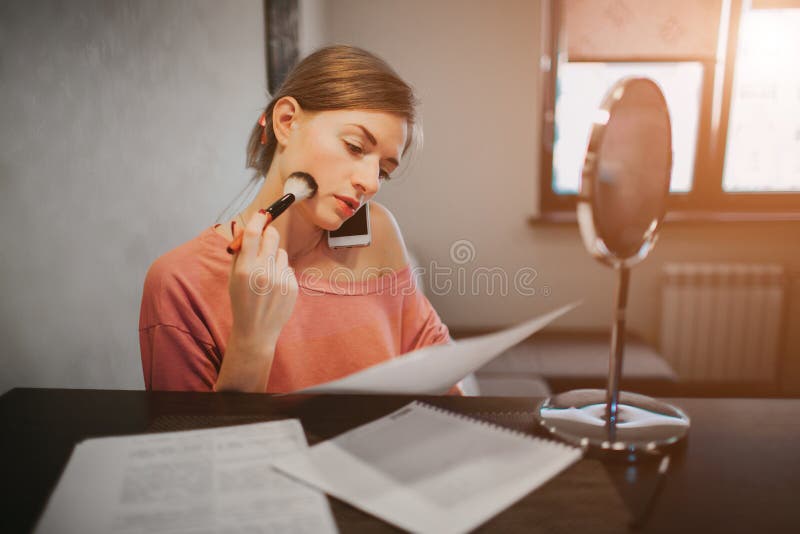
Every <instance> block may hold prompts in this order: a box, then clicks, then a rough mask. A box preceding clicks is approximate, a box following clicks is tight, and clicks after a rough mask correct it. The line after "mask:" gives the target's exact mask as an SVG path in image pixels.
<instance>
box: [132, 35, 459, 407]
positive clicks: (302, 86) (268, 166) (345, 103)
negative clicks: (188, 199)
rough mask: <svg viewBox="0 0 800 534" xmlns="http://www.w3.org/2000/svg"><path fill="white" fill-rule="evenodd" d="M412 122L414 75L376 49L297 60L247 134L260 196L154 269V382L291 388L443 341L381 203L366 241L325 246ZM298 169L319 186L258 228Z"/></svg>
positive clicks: (145, 311) (148, 360)
mask: <svg viewBox="0 0 800 534" xmlns="http://www.w3.org/2000/svg"><path fill="white" fill-rule="evenodd" d="M418 135H419V133H418V131H417V124H416V122H415V98H414V95H413V92H412V90H411V88H410V87H409V86H408V85H407V84H406V83H405V82H403V81H402V80H401V79H400V78H399V77H398V75H397V74H396V73H395V72H394V71H393V70H392V69H391V68H390V67H389V66H388V65H387V64H386V63H384V62H383V61H382V60H380V59H379V58H377V57H375V56H373V55H372V54H370V53H368V52H365V51H363V50H360V49H358V48H354V47H348V46H334V47H328V48H324V49H322V50H319V51H317V52H316V53H314V54H312V55H311V56H309V57H307V58H306V59H305V60H303V61H302V62H301V63H299V64H298V65H297V66H296V67H295V68H294V69H293V70H292V72H290V73H289V75H288V77H287V79H286V81H285V82H284V84H283V85H282V86H281V88H280V90H279V91H278V93H277V94H276V95H275V97H274V98H273V99H272V101H271V102H270V104H269V105H268V106H267V108H266V111H265V113H264V115H262V117H261V120H259V121H258V123H257V124H256V126H255V128H254V129H253V132H252V134H251V136H250V142H249V144H248V165H249V166H250V167H252V168H254V169H255V170H256V173H257V175H258V176H263V177H264V183H263V185H262V186H261V189H260V190H259V192H258V194H257V195H256V197H255V199H254V201H253V202H252V203H251V204H250V205H249V206H247V208H246V209H245V210H244V211H243V212H241V213H239V214H238V215H237V216H236V217H235V218H234V220H233V221H230V222H229V223H227V224H222V225H216V226H214V227H211V228H208V229H206V230H205V231H204V232H203V233H201V234H200V235H199V236H198V237H196V238H195V239H193V240H191V241H189V242H188V243H185V244H183V245H181V246H179V247H178V248H176V249H175V250H172V251H170V252H168V253H167V254H165V255H164V256H162V257H161V258H159V259H158V260H156V261H155V262H154V263H153V265H152V266H151V268H150V270H149V271H148V273H147V278H146V280H145V284H144V293H143V297H142V308H141V315H140V321H139V339H140V345H141V351H142V368H143V372H144V379H145V386H146V388H147V389H148V390H150V389H156V390H159V389H169V390H194V391H230V390H233V391H251V392H289V391H295V390H298V389H302V388H305V387H308V386H312V385H315V384H319V383H323V382H327V381H329V380H334V379H336V378H341V377H342V376H346V375H348V374H350V373H353V372H356V371H358V370H360V369H363V368H365V367H368V366H371V365H374V364H376V363H379V362H381V361H384V360H387V359H390V358H393V357H396V356H398V355H400V354H403V353H405V352H408V351H411V350H414V349H417V348H420V347H423V346H427V345H432V344H439V343H447V342H449V341H450V336H449V332H448V330H447V327H446V326H445V325H443V324H442V322H441V320H440V319H439V316H438V315H437V314H436V312H435V311H434V310H433V308H432V307H431V305H430V303H429V302H428V300H427V299H426V298H425V297H424V296H423V295H422V294H421V293H420V292H419V291H417V289H416V286H415V285H414V280H413V278H412V273H411V269H410V266H409V259H408V253H407V251H406V249H405V245H404V243H403V239H402V237H401V235H400V231H399V229H398V227H397V224H396V223H395V221H394V219H393V217H392V215H391V214H390V213H389V211H388V210H387V209H386V208H384V207H383V206H381V205H380V204H377V203H376V202H372V203H371V210H370V222H371V225H372V244H371V245H370V246H367V247H362V248H349V249H331V248H329V247H328V244H327V239H326V232H327V231H329V230H335V229H337V228H339V226H341V225H342V223H343V222H344V221H345V220H346V218H347V217H348V216H349V215H350V214H351V213H352V210H351V209H350V208H348V207H347V205H346V203H348V202H350V203H352V202H355V203H357V204H364V203H365V202H367V201H369V200H370V199H371V198H372V197H373V196H374V195H375V194H376V193H377V192H378V189H379V188H380V185H381V183H382V182H383V181H385V180H388V179H389V177H390V175H391V173H392V172H393V171H395V169H396V168H397V166H398V165H399V163H400V160H401V158H402V157H403V156H404V155H405V153H406V151H407V150H408V148H409V146H411V145H412V143H413V140H414V139H415V137H417V136H418ZM295 171H303V172H307V173H309V174H311V175H312V176H313V177H314V178H315V179H316V181H317V185H318V190H317V192H316V194H315V195H314V196H313V197H312V198H310V199H307V200H304V201H302V202H298V203H296V204H295V205H293V206H292V207H291V208H290V209H289V210H288V211H287V212H286V213H284V214H283V215H282V216H281V217H280V218H278V219H276V220H275V221H274V222H272V223H271V224H270V225H269V226H268V227H267V228H266V229H265V230H263V227H264V224H265V222H266V215H265V214H264V213H263V212H261V211H259V210H260V209H261V208H264V207H266V206H268V205H270V204H271V203H272V202H274V201H275V200H276V199H278V198H279V197H280V196H281V195H282V194H283V185H284V182H285V180H286V178H287V177H288V176H289V175H290V174H291V173H293V172H295ZM262 230H263V231H262ZM239 232H244V239H243V243H242V247H241V250H240V251H239V252H238V253H237V254H236V255H234V256H233V257H231V256H230V255H229V254H228V253H227V252H226V246H227V244H228V243H229V242H230V241H231V239H232V238H233V237H234V235H236V234H238V233H239ZM376 272H377V273H383V275H382V276H379V277H378V276H375V274H376ZM264 288H269V289H271V290H263V289H264Z"/></svg>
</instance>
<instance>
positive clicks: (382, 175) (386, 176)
mask: <svg viewBox="0 0 800 534" xmlns="http://www.w3.org/2000/svg"><path fill="white" fill-rule="evenodd" d="M378 177H379V178H380V179H381V180H384V181H388V180H391V179H392V177H391V176H389V173H388V172H386V171H384V170H381V172H380V174H378Z"/></svg>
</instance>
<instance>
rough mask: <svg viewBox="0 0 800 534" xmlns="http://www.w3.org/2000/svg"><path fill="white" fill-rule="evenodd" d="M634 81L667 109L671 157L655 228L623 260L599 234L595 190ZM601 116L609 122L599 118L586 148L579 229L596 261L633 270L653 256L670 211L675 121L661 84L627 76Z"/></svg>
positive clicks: (612, 91) (608, 95)
mask: <svg viewBox="0 0 800 534" xmlns="http://www.w3.org/2000/svg"><path fill="white" fill-rule="evenodd" d="M632 82H636V83H648V84H650V85H652V86H653V88H654V89H655V90H656V92H657V93H658V96H659V98H660V100H661V102H662V103H663V105H664V109H665V110H666V118H667V124H668V126H669V128H668V129H667V136H668V140H669V154H668V159H667V171H666V172H667V179H666V180H665V181H664V182H665V190H664V205H663V209H662V210H661V213H660V214H658V216H657V217H656V218H655V220H654V221H653V224H651V226H650V227H649V228H648V229H647V231H646V233H645V235H644V236H643V239H642V244H641V246H640V247H639V249H638V251H637V252H636V253H635V254H633V255H631V256H629V257H627V258H620V257H617V256H616V255H615V254H613V253H612V252H611V251H610V250H608V248H607V247H606V244H605V241H604V240H603V237H602V236H601V235H599V233H598V230H597V228H598V224H597V219H596V210H595V209H594V200H595V196H594V187H595V183H596V181H597V171H598V168H599V165H598V164H597V161H598V154H599V153H600V149H601V147H602V144H603V139H604V138H605V131H606V128H607V126H608V122H609V121H610V119H611V117H612V116H613V114H614V108H615V107H616V106H617V105H619V103H620V101H621V100H622V98H623V96H624V95H625V90H626V89H627V87H628V85H629V84H630V83H632ZM597 113H598V116H599V117H602V118H605V121H600V122H598V121H597V120H596V119H597V118H596V119H595V121H594V122H593V124H592V131H591V134H590V136H589V144H588V147H587V149H586V158H585V159H584V163H583V169H582V170H581V186H580V190H579V191H578V196H577V207H576V213H577V218H578V227H579V229H580V233H581V237H582V239H583V244H584V246H585V247H586V250H587V251H588V252H589V254H590V255H591V256H592V257H593V258H595V259H596V260H598V261H599V262H601V263H604V264H606V265H609V266H610V267H613V268H621V267H631V266H632V265H635V264H637V263H639V262H640V261H642V260H643V259H644V258H646V257H647V255H648V254H649V253H650V250H651V249H652V248H653V246H654V245H655V242H656V240H657V239H658V233H659V230H660V229H661V226H662V224H663V222H664V216H665V215H666V212H667V198H668V196H669V185H670V181H671V177H672V163H673V156H672V152H673V151H672V121H671V119H670V116H669V108H668V107H667V102H666V99H665V98H664V93H663V92H662V91H661V88H659V86H658V84H656V83H655V82H654V81H653V80H650V79H649V78H639V77H627V78H622V79H620V80H618V81H617V82H616V83H615V84H614V85H613V86H612V87H611V89H610V90H609V91H608V93H606V96H605V97H604V98H603V102H602V103H601V105H600V107H599V108H598V109H597Z"/></svg>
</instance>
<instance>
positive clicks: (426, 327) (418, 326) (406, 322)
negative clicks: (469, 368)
mask: <svg viewBox="0 0 800 534" xmlns="http://www.w3.org/2000/svg"><path fill="white" fill-rule="evenodd" d="M407 293H408V294H406V295H405V298H404V301H403V317H402V334H401V341H402V342H401V352H402V353H403V354H405V353H407V352H411V351H414V350H417V349H421V348H423V347H427V346H429V345H444V344H447V343H451V342H452V339H451V338H450V331H449V330H448V329H447V326H445V324H444V323H443V322H442V320H441V318H439V314H438V313H436V310H435V309H433V306H432V305H431V303H430V301H429V300H428V299H427V297H426V296H425V295H423V294H422V292H421V291H419V289H418V288H417V287H416V285H415V284H413V283H412V285H411V288H410V290H409V291H408V292H407Z"/></svg>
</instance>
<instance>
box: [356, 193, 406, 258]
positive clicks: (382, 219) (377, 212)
mask: <svg viewBox="0 0 800 534" xmlns="http://www.w3.org/2000/svg"><path fill="white" fill-rule="evenodd" d="M369 220H370V225H371V227H372V244H371V245H370V246H369V247H367V248H366V249H364V250H365V251H366V250H369V255H370V256H371V257H370V263H371V264H372V265H379V266H381V267H388V268H391V269H394V270H398V269H402V268H403V267H405V266H406V265H408V264H409V255H408V251H407V250H406V245H405V242H404V241H403V235H402V233H401V232H400V227H399V226H398V224H397V220H396V219H395V218H394V215H392V212H391V211H389V209H388V208H387V207H386V206H384V205H383V204H380V203H378V202H375V201H370V203H369Z"/></svg>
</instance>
